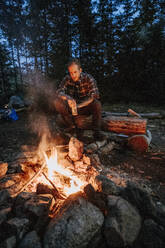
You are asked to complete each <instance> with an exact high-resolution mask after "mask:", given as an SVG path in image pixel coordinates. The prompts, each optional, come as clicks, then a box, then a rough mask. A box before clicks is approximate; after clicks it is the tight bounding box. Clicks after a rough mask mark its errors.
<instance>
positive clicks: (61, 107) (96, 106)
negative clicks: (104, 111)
mask: <svg viewBox="0 0 165 248" xmlns="http://www.w3.org/2000/svg"><path fill="white" fill-rule="evenodd" d="M54 105H55V109H56V111H57V112H58V113H60V114H61V116H62V118H63V120H64V122H65V124H66V126H67V127H72V126H74V125H75V123H74V120H73V117H72V112H71V109H70V107H69V105H68V103H67V101H65V100H63V99H61V98H56V100H55V101H54ZM78 115H87V116H89V115H92V129H93V130H100V125H101V103H100V101H98V100H96V99H94V100H93V102H91V103H90V104H89V105H87V106H85V107H82V108H80V109H78Z"/></svg>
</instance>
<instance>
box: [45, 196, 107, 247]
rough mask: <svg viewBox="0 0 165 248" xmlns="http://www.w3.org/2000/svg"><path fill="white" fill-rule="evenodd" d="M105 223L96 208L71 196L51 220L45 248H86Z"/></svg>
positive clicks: (46, 234) (79, 197)
mask: <svg viewBox="0 0 165 248" xmlns="http://www.w3.org/2000/svg"><path fill="white" fill-rule="evenodd" d="M103 221H104V217H103V214H102V213H101V212H100V210H99V209H98V208H97V207H96V206H94V205H93V204H91V203H89V202H87V201H86V200H85V199H84V198H82V197H81V196H78V195H74V196H71V197H70V198H68V199H67V201H66V202H65V205H64V206H63V207H62V209H60V212H59V213H58V215H57V216H55V218H53V219H52V220H51V222H50V224H49V226H48V229H47V231H46V233H45V236H44V248H54V247H56V248H61V247H62V248H77V247H79V248H85V247H87V245H88V243H89V241H90V240H91V239H92V237H93V236H94V235H95V234H96V233H97V232H98V231H99V230H100V229H101V227H102V224H103Z"/></svg>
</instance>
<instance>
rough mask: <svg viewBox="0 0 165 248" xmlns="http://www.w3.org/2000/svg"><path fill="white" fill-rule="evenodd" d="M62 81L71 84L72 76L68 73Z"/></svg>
mask: <svg viewBox="0 0 165 248" xmlns="http://www.w3.org/2000/svg"><path fill="white" fill-rule="evenodd" d="M62 82H63V83H64V84H71V83H72V80H71V77H70V76H69V75H66V76H65V77H64V78H63V80H62Z"/></svg>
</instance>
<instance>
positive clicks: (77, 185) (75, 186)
mask: <svg viewBox="0 0 165 248" xmlns="http://www.w3.org/2000/svg"><path fill="white" fill-rule="evenodd" d="M44 157H45V160H46V164H47V167H48V177H49V179H50V180H51V181H52V182H53V179H54V174H55V172H56V173H59V174H61V175H62V176H65V177H67V178H69V179H70V185H69V186H67V185H61V186H63V189H62V190H63V193H64V194H65V195H66V196H67V197H68V196H69V195H71V194H74V193H76V192H79V191H82V189H83V188H84V186H85V182H83V181H81V180H80V179H79V178H78V177H77V176H76V175H73V172H71V171H70V170H68V169H66V168H64V167H63V166H62V165H60V164H59V163H58V162H57V160H58V159H57V150H56V149H53V150H52V152H51V156H50V157H49V158H48V156H47V154H46V153H44Z"/></svg>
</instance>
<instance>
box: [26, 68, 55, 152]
mask: <svg viewBox="0 0 165 248" xmlns="http://www.w3.org/2000/svg"><path fill="white" fill-rule="evenodd" d="M27 88H28V90H27V94H26V98H27V99H28V101H29V102H30V107H29V116H28V120H29V121H28V126H29V128H30V130H31V131H32V132H33V133H34V134H36V135H37V137H38V139H39V149H42V150H46V149H47V147H48V144H50V143H51V142H52V140H53V134H54V131H55V130H56V125H55V116H56V112H55V108H54V104H53V103H54V100H55V91H56V82H54V83H53V82H50V81H48V80H46V79H45V78H44V77H43V76H42V74H40V73H39V72H35V73H34V74H31V75H30V77H29V78H28V87H27ZM52 119H54V125H53V126H52V125H51V124H52V123H51V121H52ZM53 129H54V130H53Z"/></svg>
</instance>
